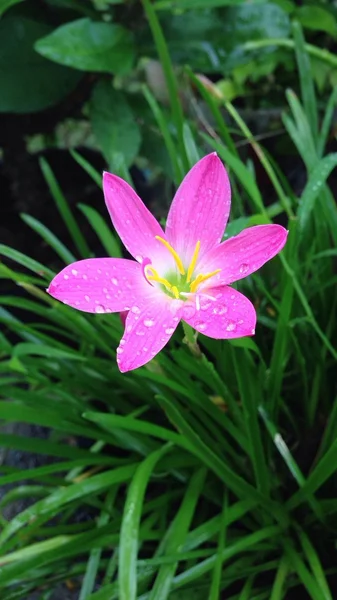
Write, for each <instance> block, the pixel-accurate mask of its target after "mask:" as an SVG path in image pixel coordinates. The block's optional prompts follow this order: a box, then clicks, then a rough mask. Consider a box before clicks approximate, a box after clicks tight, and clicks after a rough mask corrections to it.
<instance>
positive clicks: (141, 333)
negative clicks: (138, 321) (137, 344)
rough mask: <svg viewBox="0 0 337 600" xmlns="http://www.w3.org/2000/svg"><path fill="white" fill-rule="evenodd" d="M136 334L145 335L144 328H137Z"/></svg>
mask: <svg viewBox="0 0 337 600" xmlns="http://www.w3.org/2000/svg"><path fill="white" fill-rule="evenodd" d="M136 335H145V331H144V329H137V330H136Z"/></svg>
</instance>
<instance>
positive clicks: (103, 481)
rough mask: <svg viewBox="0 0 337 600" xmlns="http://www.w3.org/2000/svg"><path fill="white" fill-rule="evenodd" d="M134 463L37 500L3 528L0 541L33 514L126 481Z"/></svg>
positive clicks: (47, 510) (47, 511) (134, 467)
mask: <svg viewBox="0 0 337 600" xmlns="http://www.w3.org/2000/svg"><path fill="white" fill-rule="evenodd" d="M135 469H136V465H128V466H126V467H119V468H117V469H113V470H111V471H106V472H105V473H100V474H99V475H93V476H92V477H88V478H87V479H85V480H84V481H81V482H80V483H74V484H72V485H70V486H69V487H66V488H60V489H57V490H56V491H55V492H53V493H51V494H50V495H49V496H48V497H47V498H45V499H43V500H39V501H38V502H37V503H35V504H33V505H32V506H30V507H29V508H27V509H25V510H24V511H23V512H21V513H19V514H18V515H17V516H16V517H14V519H12V521H10V522H9V523H8V525H7V526H6V527H5V528H4V529H3V531H2V532H1V535H0V539H1V541H2V542H3V541H5V540H6V539H8V538H9V537H10V536H11V535H13V533H15V532H16V531H18V530H19V529H20V528H21V527H23V526H24V525H25V524H27V523H29V521H30V520H31V519H32V518H34V516H35V515H39V516H40V515H43V514H48V513H52V512H53V511H54V510H59V509H60V508H61V506H63V505H65V504H68V503H69V502H73V501H74V500H77V499H80V498H82V497H83V496H85V495H88V494H93V493H95V494H98V493H101V492H102V491H104V490H106V489H107V488H109V487H110V486H111V485H114V484H116V483H121V482H126V481H128V480H129V479H130V478H131V477H132V475H133V473H134V472H135Z"/></svg>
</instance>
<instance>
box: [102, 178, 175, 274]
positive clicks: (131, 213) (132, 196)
mask: <svg viewBox="0 0 337 600" xmlns="http://www.w3.org/2000/svg"><path fill="white" fill-rule="evenodd" d="M103 190H104V197H105V203H106V206H107V209H108V211H109V214H110V217H111V220H112V223H113V225H114V227H115V229H116V231H117V233H118V235H119V237H120V238H121V240H122V242H123V244H124V246H125V248H126V249H127V250H128V251H129V252H130V254H132V256H133V257H134V258H135V259H136V260H138V261H139V262H141V261H142V260H143V259H144V258H146V257H150V258H151V260H152V262H153V263H154V264H156V263H158V262H159V261H160V262H161V263H162V262H163V261H165V259H167V261H168V262H169V263H170V264H171V262H172V260H171V255H170V254H169V252H168V251H167V250H166V248H165V247H164V246H163V244H162V243H160V242H159V241H158V240H156V239H155V238H156V236H160V237H162V238H164V239H166V238H165V233H164V232H163V230H162V228H161V226H160V225H159V223H158V221H157V220H156V219H155V217H154V216H153V215H152V214H151V213H150V211H149V210H148V209H147V208H146V206H145V204H144V203H143V202H142V200H141V199H140V198H139V196H138V195H137V194H136V192H135V191H134V190H133V189H132V187H131V186H130V185H129V184H128V183H126V181H124V180H123V179H121V178H120V177H117V175H112V174H111V173H103ZM172 264H173V263H172Z"/></svg>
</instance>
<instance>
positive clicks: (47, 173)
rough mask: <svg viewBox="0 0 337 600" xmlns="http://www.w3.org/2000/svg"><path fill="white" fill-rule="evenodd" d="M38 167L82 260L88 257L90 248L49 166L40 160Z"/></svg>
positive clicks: (42, 159)
mask: <svg viewBox="0 0 337 600" xmlns="http://www.w3.org/2000/svg"><path fill="white" fill-rule="evenodd" d="M40 167H41V170H42V173H43V175H44V178H45V180H46V183H47V185H48V187H49V190H50V193H51V195H52V197H53V198H54V201H55V204H56V206H57V208H58V210H59V212H60V215H61V217H62V219H63V221H64V223H65V225H66V227H67V229H68V231H69V233H70V235H71V238H72V240H73V242H74V244H75V246H76V248H77V250H78V251H79V253H80V255H81V256H82V257H83V258H86V257H88V256H90V254H91V253H90V248H89V246H88V244H87V242H86V239H85V238H84V236H83V234H82V232H81V230H80V228H79V226H78V224H77V221H76V219H75V218H74V216H73V214H72V212H71V210H70V208H69V204H68V202H67V200H66V199H65V197H64V195H63V193H62V190H61V188H60V186H59V184H58V182H57V180H56V177H55V175H54V173H53V171H52V170H51V168H50V166H49V164H48V163H47V161H46V160H45V159H44V158H41V159H40Z"/></svg>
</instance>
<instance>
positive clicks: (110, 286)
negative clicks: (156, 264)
mask: <svg viewBox="0 0 337 600" xmlns="http://www.w3.org/2000/svg"><path fill="white" fill-rule="evenodd" d="M152 290H153V288H152V287H151V286H150V284H149V283H147V282H146V280H145V279H144V277H143V274H142V268H141V265H139V264H138V263H137V262H136V261H134V260H127V259H125V258H87V259H85V260H80V261H78V262H75V263H72V264H71V265H68V266H67V267H65V269H63V270H62V271H61V272H60V273H58V275H56V277H54V279H53V280H52V282H51V283H50V285H49V288H48V290H47V292H48V294H50V295H51V296H53V298H56V299H57V300H60V301H61V302H63V303H64V304H67V305H68V306H72V307H73V308H77V309H78V310H82V311H84V312H90V313H105V312H120V311H124V310H128V309H130V308H131V307H132V306H133V305H134V304H136V303H137V302H144V298H145V297H146V296H147V294H150V295H151V294H152V293H153V292H152Z"/></svg>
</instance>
